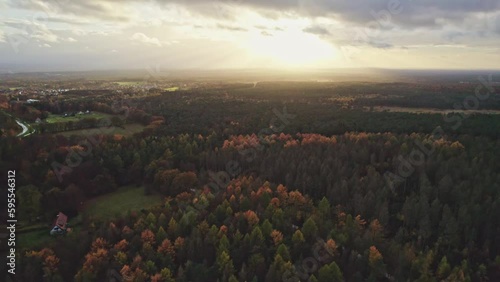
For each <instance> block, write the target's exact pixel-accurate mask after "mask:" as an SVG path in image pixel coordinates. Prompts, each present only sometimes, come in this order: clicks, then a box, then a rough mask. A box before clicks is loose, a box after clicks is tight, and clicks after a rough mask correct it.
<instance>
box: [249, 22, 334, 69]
mask: <svg viewBox="0 0 500 282" xmlns="http://www.w3.org/2000/svg"><path fill="white" fill-rule="evenodd" d="M247 48H248V49H249V51H250V52H251V53H252V54H253V55H254V56H256V57H259V58H265V59H268V60H269V63H270V64H274V65H279V66H284V67H316V66H319V65H324V64H325V63H327V62H328V61H331V60H332V59H335V57H336V55H337V51H336V48H335V47H334V46H333V45H331V44H329V43H327V42H325V41H323V40H321V39H320V38H318V37H317V36H316V35H314V34H309V33H304V32H302V31H300V30H287V31H282V32H277V33H276V34H272V35H264V34H262V33H256V34H254V35H252V36H251V38H250V40H249V44H248V47H247Z"/></svg>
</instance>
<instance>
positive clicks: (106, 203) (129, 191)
mask: <svg viewBox="0 0 500 282" xmlns="http://www.w3.org/2000/svg"><path fill="white" fill-rule="evenodd" d="M162 203H163V197H162V196H160V195H156V194H154V195H144V188H143V187H121V188H119V189H118V191H115V192H113V193H111V194H108V195H104V196H101V197H97V198H95V199H92V200H90V201H88V202H87V203H85V209H84V211H83V213H84V216H85V217H89V216H91V217H94V218H100V219H108V218H111V217H113V216H115V215H118V214H120V215H123V214H126V213H127V212H128V211H130V210H140V209H147V208H150V207H153V206H156V205H160V204H162Z"/></svg>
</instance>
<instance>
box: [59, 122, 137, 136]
mask: <svg viewBox="0 0 500 282" xmlns="http://www.w3.org/2000/svg"><path fill="white" fill-rule="evenodd" d="M144 128H145V126H144V125H142V124H139V123H131V124H125V125H124V126H123V128H122V127H114V128H113V129H112V130H111V129H107V128H105V129H103V128H90V129H79V130H69V131H62V132H55V133H54V134H57V135H63V136H66V137H69V136H72V135H93V134H102V133H105V134H119V135H123V136H131V135H134V134H135V133H139V132H141V131H143V130H144Z"/></svg>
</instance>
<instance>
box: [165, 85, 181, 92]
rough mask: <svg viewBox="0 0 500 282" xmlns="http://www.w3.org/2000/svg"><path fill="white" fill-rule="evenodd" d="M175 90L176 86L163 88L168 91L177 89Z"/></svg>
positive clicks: (177, 88)
mask: <svg viewBox="0 0 500 282" xmlns="http://www.w3.org/2000/svg"><path fill="white" fill-rule="evenodd" d="M177 90H179V87H177V86H174V87H169V88H165V91H170V92H173V91H177Z"/></svg>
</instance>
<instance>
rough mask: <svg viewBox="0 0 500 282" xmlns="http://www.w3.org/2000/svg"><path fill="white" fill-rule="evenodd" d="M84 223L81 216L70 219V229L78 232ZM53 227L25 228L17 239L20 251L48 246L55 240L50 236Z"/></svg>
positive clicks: (32, 226)
mask: <svg viewBox="0 0 500 282" xmlns="http://www.w3.org/2000/svg"><path fill="white" fill-rule="evenodd" d="M81 221H82V218H81V216H77V217H75V218H70V219H69V220H68V227H69V228H71V229H73V231H72V232H77V231H78V230H79V228H80V227H77V225H80V224H81ZM52 227H53V226H51V225H47V224H42V223H36V224H33V225H29V226H23V227H22V228H20V229H19V232H18V235H17V237H16V246H18V249H19V250H22V249H34V248H38V247H42V246H45V245H48V244H49V243H50V242H52V241H53V240H54V237H52V236H51V235H50V230H51V229H52ZM23 229H24V230H30V231H26V232H22V230H23Z"/></svg>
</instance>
